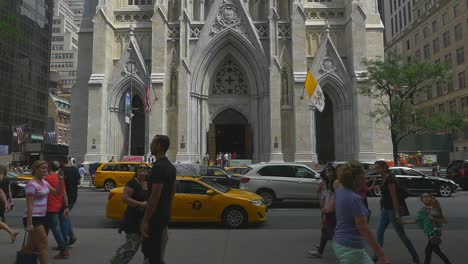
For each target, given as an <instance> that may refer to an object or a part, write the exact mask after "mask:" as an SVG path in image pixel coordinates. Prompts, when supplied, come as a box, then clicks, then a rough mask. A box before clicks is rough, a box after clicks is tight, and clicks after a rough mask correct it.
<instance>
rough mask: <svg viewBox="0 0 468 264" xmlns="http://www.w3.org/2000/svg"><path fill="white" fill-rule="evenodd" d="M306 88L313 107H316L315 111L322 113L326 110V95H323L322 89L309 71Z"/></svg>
mask: <svg viewBox="0 0 468 264" xmlns="http://www.w3.org/2000/svg"><path fill="white" fill-rule="evenodd" d="M304 88H305V90H306V91H307V94H308V95H309V98H310V97H312V98H311V100H312V105H313V106H314V107H315V109H317V110H319V111H320V112H322V111H323V109H324V108H325V95H324V94H323V91H322V88H321V87H320V85H319V83H318V82H317V80H316V79H315V77H314V75H313V74H312V72H311V71H310V70H309V71H307V77H306V80H305V84H304Z"/></svg>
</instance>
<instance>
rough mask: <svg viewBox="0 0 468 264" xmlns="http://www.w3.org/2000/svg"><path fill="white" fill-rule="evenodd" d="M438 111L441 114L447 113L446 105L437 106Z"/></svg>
mask: <svg viewBox="0 0 468 264" xmlns="http://www.w3.org/2000/svg"><path fill="white" fill-rule="evenodd" d="M437 111H438V112H439V113H445V105H444V104H443V103H442V104H439V105H438V106H437Z"/></svg>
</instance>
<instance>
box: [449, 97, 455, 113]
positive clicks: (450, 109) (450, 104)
mask: <svg viewBox="0 0 468 264" xmlns="http://www.w3.org/2000/svg"><path fill="white" fill-rule="evenodd" d="M456 111H457V101H456V100H452V101H450V102H449V113H450V114H454V113H455V112H456Z"/></svg>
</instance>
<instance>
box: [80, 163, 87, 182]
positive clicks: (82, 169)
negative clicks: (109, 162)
mask: <svg viewBox="0 0 468 264" xmlns="http://www.w3.org/2000/svg"><path fill="white" fill-rule="evenodd" d="M78 172H79V173H80V182H83V180H84V176H85V174H86V173H88V172H87V171H86V169H85V167H84V165H83V164H81V165H80V169H79V170H78Z"/></svg>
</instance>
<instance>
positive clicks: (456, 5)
mask: <svg viewBox="0 0 468 264" xmlns="http://www.w3.org/2000/svg"><path fill="white" fill-rule="evenodd" d="M459 15H460V9H459V8H458V3H457V4H455V5H454V6H453V17H457V16H459Z"/></svg>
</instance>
